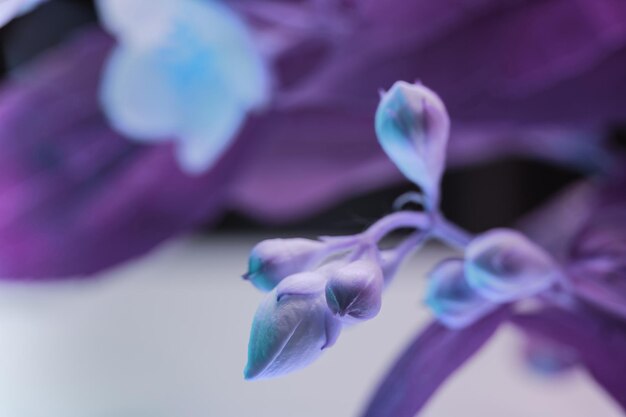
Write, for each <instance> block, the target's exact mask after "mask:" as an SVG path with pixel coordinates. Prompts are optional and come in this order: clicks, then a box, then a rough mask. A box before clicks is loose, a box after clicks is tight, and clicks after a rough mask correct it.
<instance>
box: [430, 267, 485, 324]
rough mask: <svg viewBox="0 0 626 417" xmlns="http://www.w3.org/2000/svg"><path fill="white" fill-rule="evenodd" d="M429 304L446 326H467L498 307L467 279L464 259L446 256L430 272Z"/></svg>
mask: <svg viewBox="0 0 626 417" xmlns="http://www.w3.org/2000/svg"><path fill="white" fill-rule="evenodd" d="M428 280H429V281H428V290H427V295H426V305H427V306H428V307H429V308H430V309H431V310H432V312H433V314H434V315H435V316H436V317H437V319H438V320H439V321H440V322H441V323H443V324H444V325H446V326H447V327H450V328H453V329H457V328H462V327H466V326H468V325H470V324H472V323H474V322H475V321H477V320H478V319H480V318H481V317H483V316H484V315H486V314H487V313H489V312H490V311H491V310H493V308H494V307H495V304H494V303H492V302H490V301H489V300H487V299H485V298H483V297H482V296H481V295H480V294H479V293H477V292H476V291H474V289H473V288H472V287H470V286H469V285H468V283H467V281H466V280H465V275H464V272H463V260H462V259H457V258H454V259H447V260H445V261H443V262H441V263H439V264H438V265H437V266H436V267H435V268H434V269H433V270H432V271H431V272H430V273H429V274H428Z"/></svg>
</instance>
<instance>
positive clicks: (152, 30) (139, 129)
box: [98, 0, 270, 174]
mask: <svg viewBox="0 0 626 417" xmlns="http://www.w3.org/2000/svg"><path fill="white" fill-rule="evenodd" d="M98 5H99V11H100V17H101V20H102V22H103V24H104V25H106V27H107V28H108V29H109V31H111V32H112V33H113V34H114V35H116V36H117V38H118V41H119V46H118V47H117V48H116V49H115V51H114V52H113V53H112V55H111V57H110V59H109V62H108V64H107V66H106V68H105V71H104V75H103V82H102V90H101V99H102V105H103V108H104V111H105V113H106V114H107V116H108V118H109V120H110V122H111V124H112V125H113V127H114V128H115V129H117V130H118V131H120V132H121V133H123V134H124V135H125V136H128V137H129V138H131V139H133V140H136V141H139V142H144V143H159V142H164V141H174V142H175V144H176V157H177V160H178V162H179V165H180V166H181V168H182V169H183V170H184V171H185V172H187V173H190V174H198V173H202V172H204V171H205V170H207V169H208V168H210V167H211V165H212V164H213V163H214V162H215V161H216V160H217V159H218V158H219V157H220V155H221V154H222V153H223V152H224V151H225V150H226V149H227V147H228V145H229V144H230V143H231V142H232V139H233V138H234V137H235V136H236V134H237V133H238V131H239V130H240V128H241V126H242V124H243V122H244V121H245V118H246V116H247V114H248V113H249V112H250V111H252V110H254V109H258V108H260V107H261V106H263V104H265V103H266V102H267V100H268V96H269V84H270V82H269V76H268V73H267V69H266V67H265V63H264V62H263V59H262V57H261V56H260V54H259V52H258V50H257V49H256V47H255V45H254V42H253V40H252V37H251V34H250V33H249V31H248V29H247V27H246V26H245V24H244V22H242V21H241V20H240V19H239V17H238V16H237V15H236V14H235V13H233V12H232V11H231V10H229V9H228V8H227V7H226V6H224V5H223V4H222V3H221V2H219V1H211V0H99V2H98Z"/></svg>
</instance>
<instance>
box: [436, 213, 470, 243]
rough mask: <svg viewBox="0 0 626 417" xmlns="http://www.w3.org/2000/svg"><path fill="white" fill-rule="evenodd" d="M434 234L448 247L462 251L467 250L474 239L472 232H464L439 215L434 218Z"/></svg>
mask: <svg viewBox="0 0 626 417" xmlns="http://www.w3.org/2000/svg"><path fill="white" fill-rule="evenodd" d="M432 234H433V236H435V237H436V238H438V239H441V240H442V241H444V242H445V243H447V244H448V245H450V246H452V247H454V248H457V249H460V250H465V248H467V245H469V243H470V242H471V241H472V240H473V239H474V236H473V235H472V234H471V233H470V232H468V231H466V230H463V229H462V228H460V227H459V226H457V225H456V224H454V223H451V222H450V221H449V220H447V219H446V218H445V217H443V216H441V215H439V214H437V215H435V217H434V226H433V228H432Z"/></svg>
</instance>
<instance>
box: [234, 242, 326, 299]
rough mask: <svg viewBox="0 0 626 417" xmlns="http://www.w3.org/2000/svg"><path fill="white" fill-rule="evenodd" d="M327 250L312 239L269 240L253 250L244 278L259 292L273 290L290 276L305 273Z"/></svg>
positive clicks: (260, 243) (258, 244)
mask: <svg viewBox="0 0 626 417" xmlns="http://www.w3.org/2000/svg"><path fill="white" fill-rule="evenodd" d="M324 247H325V244H324V243H323V242H320V241H317V240H312V239H302V238H292V239H266V240H264V241H262V242H259V243H257V244H256V245H255V246H254V248H252V251H250V258H249V261H248V271H247V272H246V275H245V278H246V279H249V280H250V281H251V282H252V284H254V286H255V287H257V288H259V289H260V290H262V291H270V290H272V289H273V288H274V287H276V285H278V283H280V282H281V281H282V280H283V279H285V278H287V277H288V276H290V275H293V274H296V273H298V272H303V271H306V270H307V269H308V268H309V267H310V266H312V265H310V264H311V263H312V261H314V260H315V258H317V256H318V255H319V254H320V253H321V251H323V249H324Z"/></svg>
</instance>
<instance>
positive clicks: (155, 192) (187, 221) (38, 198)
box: [0, 30, 239, 279]
mask: <svg viewBox="0 0 626 417" xmlns="http://www.w3.org/2000/svg"><path fill="white" fill-rule="evenodd" d="M111 46H112V41H111V40H110V38H109V37H108V36H106V35H104V34H103V33H102V32H101V31H100V30H91V31H87V32H83V33H82V34H80V35H79V36H78V37H76V38H75V39H74V40H73V41H71V42H69V43H68V44H67V45H65V46H63V47H62V48H61V49H59V50H57V51H54V52H51V53H50V54H48V55H46V56H44V57H43V58H41V59H40V60H39V62H37V63H36V64H35V65H34V66H32V67H30V68H28V69H26V70H25V71H23V72H21V73H17V74H16V75H15V78H14V79H13V80H11V81H9V82H8V83H7V84H5V85H4V87H3V89H2V91H1V92H0V147H1V148H2V154H1V155H0V163H1V165H2V167H3V168H2V170H1V171H0V194H2V196H3V198H2V202H0V276H1V277H2V278H3V279H39V278H55V277H67V276H74V275H82V274H89V273H93V272H96V271H98V270H100V269H102V268H105V267H107V266H110V265H113V264H116V263H119V262H121V261H124V260H126V259H129V258H130V257H132V256H136V255H139V254H141V253H144V252H146V251H147V250H149V249H151V248H152V247H154V246H155V245H156V244H158V243H159V242H162V241H163V240H165V239H167V238H169V237H171V236H172V235H175V234H179V233H181V232H183V231H185V230H188V229H189V228H191V227H192V226H196V225H197V224H199V223H200V222H205V221H208V220H210V219H211V218H212V217H213V216H214V215H215V214H217V213H218V212H219V209H220V208H221V205H222V204H223V197H222V195H223V191H224V189H225V185H226V184H227V183H228V178H229V173H231V172H232V171H233V170H234V168H235V166H236V164H234V163H233V162H232V161H231V160H230V159H231V158H234V157H235V155H236V154H238V153H239V149H238V147H235V148H233V149H232V150H231V151H229V152H228V154H227V155H226V156H225V157H224V158H223V159H222V160H221V161H220V163H219V164H218V165H217V166H216V167H215V169H214V170H212V171H211V172H210V173H208V174H207V175H203V176H200V177H197V178H190V177H188V176H187V175H185V174H183V173H182V172H181V171H180V169H179V168H178V167H177V165H176V163H175V161H174V158H173V153H172V149H171V148H170V147H169V146H167V145H165V146H141V145H135V144H132V143H131V142H130V141H128V140H126V139H125V138H122V137H120V136H118V135H117V134H115V133H114V132H113V131H111V130H110V128H109V127H108V124H107V122H106V121H105V119H104V117H103V116H102V114H101V111H100V106H99V101H98V96H97V92H98V85H99V80H100V72H101V68H102V63H103V60H104V58H105V56H106V55H107V53H108V51H109V49H110V48H111Z"/></svg>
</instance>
